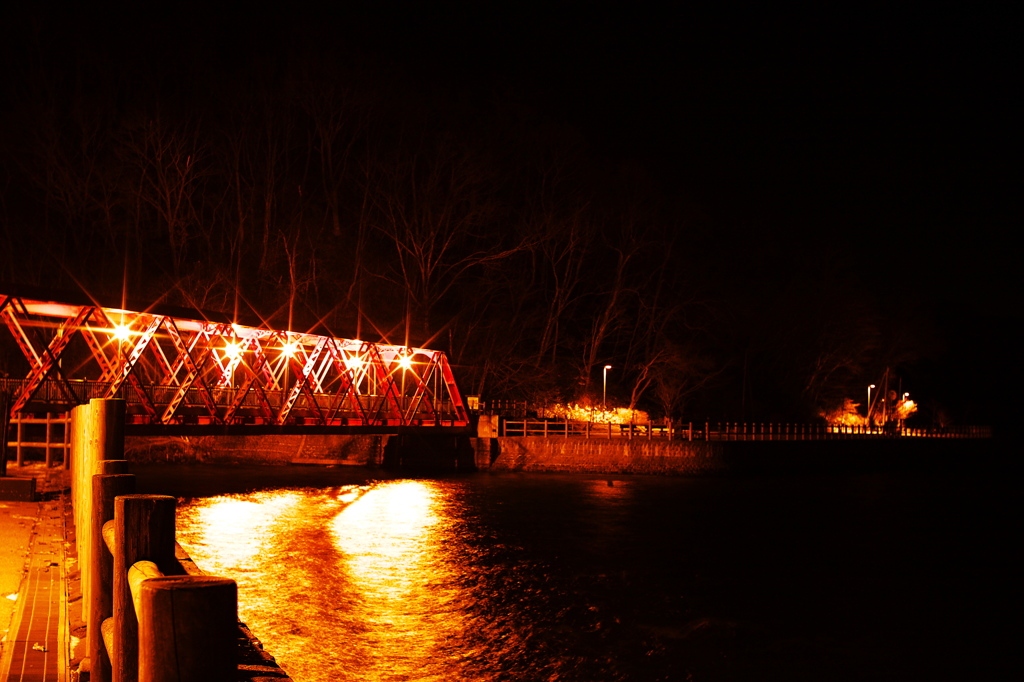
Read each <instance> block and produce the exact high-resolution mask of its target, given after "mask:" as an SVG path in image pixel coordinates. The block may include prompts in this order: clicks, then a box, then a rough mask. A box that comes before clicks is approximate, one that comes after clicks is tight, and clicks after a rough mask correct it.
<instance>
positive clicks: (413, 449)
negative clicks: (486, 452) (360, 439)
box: [383, 434, 476, 471]
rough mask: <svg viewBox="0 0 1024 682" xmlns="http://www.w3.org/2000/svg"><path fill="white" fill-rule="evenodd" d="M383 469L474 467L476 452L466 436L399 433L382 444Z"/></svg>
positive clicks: (454, 469)
mask: <svg viewBox="0 0 1024 682" xmlns="http://www.w3.org/2000/svg"><path fill="white" fill-rule="evenodd" d="M383 467H384V468H385V469H410V470H416V469H426V470H431V471H475V470H476V453H475V451H474V449H473V445H472V444H471V443H470V438H469V437H468V436H435V435H419V434H417V435H410V434H399V435H397V436H390V437H389V438H388V441H387V444H386V445H385V446H384V457H383Z"/></svg>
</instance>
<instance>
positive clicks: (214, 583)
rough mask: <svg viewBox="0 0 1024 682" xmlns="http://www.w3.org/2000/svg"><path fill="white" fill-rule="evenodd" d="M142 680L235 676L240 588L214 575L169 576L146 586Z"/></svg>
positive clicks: (211, 680) (210, 681)
mask: <svg viewBox="0 0 1024 682" xmlns="http://www.w3.org/2000/svg"><path fill="white" fill-rule="evenodd" d="M141 599H142V604H141V608H140V613H141V614H142V617H141V621H140V622H139V682H178V681H179V680H189V681H190V682H222V681H223V680H233V679H235V676H236V675H237V668H238V664H237V661H236V656H235V647H236V632H237V630H238V626H237V622H238V587H237V585H236V584H235V581H234V580H230V579H228V578H217V577H214V576H169V577H164V578H152V579H149V580H145V581H143V582H142V585H141Z"/></svg>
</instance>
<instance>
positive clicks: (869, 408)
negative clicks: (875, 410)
mask: <svg viewBox="0 0 1024 682" xmlns="http://www.w3.org/2000/svg"><path fill="white" fill-rule="evenodd" d="M874 387H875V385H874V384H871V385H870V386H868V416H867V422H868V428H871V389H873V388H874Z"/></svg>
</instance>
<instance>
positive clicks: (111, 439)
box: [71, 398, 125, 623]
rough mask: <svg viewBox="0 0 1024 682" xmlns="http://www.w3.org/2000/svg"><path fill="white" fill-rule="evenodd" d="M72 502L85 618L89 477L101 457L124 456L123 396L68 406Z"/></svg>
mask: <svg viewBox="0 0 1024 682" xmlns="http://www.w3.org/2000/svg"><path fill="white" fill-rule="evenodd" d="M71 415H72V417H71V418H72V423H73V424H74V427H73V430H74V432H73V436H72V439H71V441H72V452H73V459H74V463H73V469H72V472H71V476H72V481H73V483H72V490H71V494H72V505H73V507H74V512H75V529H76V533H75V537H76V540H77V542H78V561H79V566H80V567H81V568H82V618H83V619H84V620H85V622H86V623H88V622H89V609H90V608H91V605H92V600H91V599H90V598H89V596H90V595H89V593H90V590H91V589H92V578H91V577H90V576H89V575H88V573H89V571H90V570H91V567H92V566H93V559H92V548H93V537H92V518H93V512H92V500H93V495H92V490H93V489H92V477H93V476H95V475H96V474H99V473H103V464H102V462H103V461H104V460H108V459H110V460H122V459H123V458H124V417H125V402H124V401H123V400H114V399H111V400H107V399H101V398H93V399H92V400H90V401H89V403H88V405H79V406H77V407H75V408H74V409H72V411H71Z"/></svg>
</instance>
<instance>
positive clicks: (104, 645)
mask: <svg viewBox="0 0 1024 682" xmlns="http://www.w3.org/2000/svg"><path fill="white" fill-rule="evenodd" d="M71 429H72V438H71V453H72V456H71V461H72V471H71V476H72V488H71V489H72V504H73V508H74V513H75V527H76V530H77V543H78V553H79V565H80V566H81V572H82V575H81V577H82V582H81V584H82V597H83V607H82V610H83V618H84V619H85V621H86V624H87V633H88V634H87V637H88V641H87V652H88V658H89V669H90V671H91V672H90V679H91V680H92V682H136V681H139V682H171V681H174V682H178V681H180V680H195V681H196V682H207V681H209V682H214V681H215V680H216V681H220V680H230V679H234V678H235V676H236V673H237V663H236V655H235V649H236V647H237V634H238V625H237V622H238V616H237V611H238V607H237V604H238V597H237V586H236V584H235V581H233V580H229V579H226V578H217V577H213V576H199V575H181V572H182V569H181V565H180V563H179V561H178V560H177V558H176V556H175V546H176V543H175V533H174V515H175V508H176V500H175V498H173V497H169V496H166V495H136V494H134V493H135V477H134V476H132V475H130V474H127V473H126V466H127V462H126V461H125V460H124V459H122V457H123V453H124V402H123V401H121V400H99V399H96V400H92V401H91V402H90V403H88V404H87V405H80V406H78V407H76V408H74V409H73V410H72V413H71Z"/></svg>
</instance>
